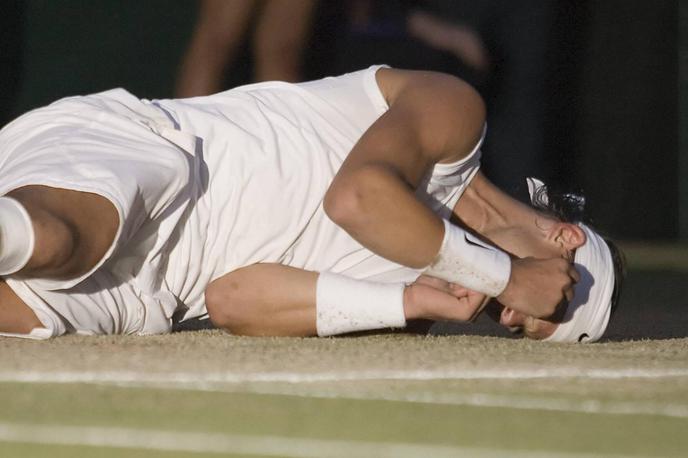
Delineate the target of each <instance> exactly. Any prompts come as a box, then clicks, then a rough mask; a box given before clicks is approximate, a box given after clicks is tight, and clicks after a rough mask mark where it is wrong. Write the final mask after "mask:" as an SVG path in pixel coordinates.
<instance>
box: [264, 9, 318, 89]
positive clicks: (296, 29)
mask: <svg viewBox="0 0 688 458" xmlns="http://www.w3.org/2000/svg"><path fill="white" fill-rule="evenodd" d="M316 4H317V0H269V1H267V2H266V3H265V5H264V7H263V9H262V11H261V13H260V16H259V18H258V23H257V24H256V30H255V34H254V40H253V52H254V62H255V80H256V81H271V80H280V81H290V82H298V81H301V80H302V79H303V77H302V60H303V54H304V49H305V47H306V45H307V43H308V39H309V37H310V34H311V33H310V32H311V25H312V24H311V22H312V19H313V12H314V10H315V6H316Z"/></svg>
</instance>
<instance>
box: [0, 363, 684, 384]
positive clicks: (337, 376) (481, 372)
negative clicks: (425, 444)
mask: <svg viewBox="0 0 688 458" xmlns="http://www.w3.org/2000/svg"><path fill="white" fill-rule="evenodd" d="M671 377H688V368H679V369H635V368H625V369H581V368H578V367H562V368H550V369H546V368H545V369H543V368H528V369H471V368H466V369H435V370H363V371H337V370H333V371H327V372H204V373H201V372H153V373H143V372H131V371H34V370H30V371H0V382H22V383H31V382H36V383H102V382H110V383H128V382H131V383H134V382H140V383H166V382H174V383H255V382H280V383H315V382H347V381H374V380H409V381H414V380H427V381H429V380H477V379H481V380H490V379H494V380H531V379H548V378H552V379H556V378H583V379H612V380H613V379H623V378H639V379H658V378H671Z"/></svg>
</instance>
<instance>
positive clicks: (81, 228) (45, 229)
mask: <svg viewBox="0 0 688 458" xmlns="http://www.w3.org/2000/svg"><path fill="white" fill-rule="evenodd" d="M8 196H9V197H12V198H14V199H16V200H17V201H19V203H21V204H22V205H23V206H24V208H25V209H26V211H27V212H28V213H29V216H30V217H31V221H32V224H33V228H34V233H35V240H36V243H35V247H34V251H33V254H32V256H31V258H30V259H29V262H28V264H27V265H26V266H25V267H24V268H23V269H22V270H21V271H19V272H18V275H19V276H22V277H25V278H51V279H64V280H67V279H71V278H77V277H78V276H79V275H81V274H84V273H86V272H88V271H89V270H90V269H92V268H93V267H94V266H95V265H96V264H97V263H98V261H100V259H102V257H103V256H104V255H105V253H106V252H107V250H108V248H109V247H110V245H111V244H112V242H113V240H114V237H115V234H116V232H117V228H118V225H119V219H118V215H117V210H116V209H115V207H114V206H113V205H112V204H111V203H110V202H109V201H108V200H107V199H105V198H104V197H101V196H99V195H96V194H92V193H87V192H78V191H71V190H66V189H59V188H52V187H47V186H25V187H23V188H19V189H16V190H14V191H12V192H10V193H8Z"/></svg>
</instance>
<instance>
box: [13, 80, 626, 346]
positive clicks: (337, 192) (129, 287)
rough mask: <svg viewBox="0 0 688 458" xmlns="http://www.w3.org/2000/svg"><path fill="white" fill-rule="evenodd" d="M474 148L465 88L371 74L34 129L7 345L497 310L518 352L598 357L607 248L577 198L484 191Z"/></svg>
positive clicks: (612, 256)
mask: <svg viewBox="0 0 688 458" xmlns="http://www.w3.org/2000/svg"><path fill="white" fill-rule="evenodd" d="M483 136H484V106H483V102H482V100H481V99H480V97H479V96H478V95H477V93H476V92H475V91H474V90H473V89H472V88H471V87H469V86H468V85H466V84H465V83H463V82H462V81H460V80H457V79H455V78H453V77H450V76H447V75H442V74H436V73H428V72H413V71H402V70H394V69H389V68H385V67H371V68H369V69H367V70H363V71H360V72H356V73H351V74H348V75H344V76H340V77H336V78H326V79H323V80H319V81H313V82H308V83H302V84H286V83H281V82H269V83H262V84H255V85H250V86H244V87H241V88H237V89H234V90H230V91H227V92H223V93H220V94H216V95H213V96H209V97H199V98H192V99H180V100H156V101H152V102H151V101H147V100H140V99H137V98H135V97H133V96H132V95H131V94H129V93H128V92H126V91H124V90H122V89H116V90H112V91H108V92H104V93H100V94H95V95H90V96H85V97H73V98H67V99H63V100H60V101H58V102H55V103H53V104H52V105H50V106H47V107H44V108H40V109H37V110H34V111H32V112H29V113H28V114H26V115H24V116H22V117H20V118H19V119H17V120H15V121H14V122H12V123H10V124H9V125H8V126H6V127H5V128H4V129H3V130H2V131H1V132H0V195H1V196H4V197H1V198H0V275H2V276H3V277H4V282H3V283H1V284H0V304H2V307H1V308H0V331H1V332H2V333H4V334H6V335H7V334H10V335H18V336H24V337H33V338H49V337H53V336H58V335H61V334H68V333H79V334H120V333H121V334H155V333H165V332H169V331H170V330H171V328H172V326H173V324H175V323H178V322H182V321H184V320H189V319H193V318H199V317H205V316H207V315H209V317H210V319H211V320H212V321H213V323H214V324H215V325H217V326H219V327H222V328H225V329H227V330H229V331H230V332H232V333H235V334H246V335H292V336H308V335H315V334H317V335H320V336H328V335H334V334H341V333H347V332H352V331H361V330H372V329H381V328H399V327H403V326H405V324H406V320H409V319H414V318H428V319H442V320H457V321H465V320H470V319H472V318H473V317H474V316H475V315H476V314H477V313H479V312H480V310H481V309H482V307H483V306H484V305H485V304H486V303H487V302H490V300H491V299H493V300H492V301H491V305H490V308H492V312H493V315H495V316H496V318H497V320H499V321H500V322H501V323H502V324H503V325H505V326H508V327H510V328H512V329H513V330H516V331H522V332H523V333H524V334H525V335H527V336H529V337H533V338H536V339H549V340H553V341H574V342H575V341H586V340H587V341H594V340H596V339H599V338H600V336H601V335H602V334H603V332H604V330H605V328H606V326H607V323H608V320H609V316H610V314H611V311H612V309H613V308H614V304H615V302H616V298H617V296H618V294H617V293H618V289H619V286H620V283H619V282H620V276H619V275H618V272H619V267H618V266H619V263H618V260H619V258H618V256H617V252H616V250H615V249H614V248H613V246H611V245H608V244H607V243H605V241H604V240H603V239H602V238H601V237H600V236H599V235H598V234H596V233H595V232H594V231H592V230H591V229H590V228H589V227H588V226H586V225H584V224H582V223H580V222H579V221H577V220H568V219H566V218H567V215H566V214H567V212H568V210H571V209H573V210H576V207H577V205H578V204H579V201H578V200H577V199H576V198H572V197H571V196H567V195H554V194H553V195H549V196H547V192H546V189H545V188H544V186H542V185H541V183H538V182H536V181H531V182H530V185H531V188H532V189H531V190H532V195H533V198H534V199H535V203H536V205H535V206H533V207H531V206H527V205H523V204H521V203H519V202H517V201H516V200H514V199H512V198H510V197H509V196H507V195H506V194H504V193H503V192H501V191H500V190H499V189H497V188H496V187H495V186H493V185H492V184H491V183H490V182H489V181H488V180H487V179H486V178H485V177H484V176H483V175H482V174H481V173H480V172H479V160H480V151H479V147H480V144H481V141H482V138H483ZM550 194H551V193H550ZM550 209H554V211H551V210H550Z"/></svg>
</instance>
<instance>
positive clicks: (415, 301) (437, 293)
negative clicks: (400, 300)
mask: <svg viewBox="0 0 688 458" xmlns="http://www.w3.org/2000/svg"><path fill="white" fill-rule="evenodd" d="M489 300H490V298H489V297H487V296H485V295H484V294H482V293H478V292H475V291H472V290H470V289H466V288H464V287H463V286H461V285H458V284H456V283H450V282H447V281H445V280H441V279H439V278H434V277H429V276H426V275H421V276H420V277H418V279H417V280H416V281H415V282H414V283H412V284H411V285H408V286H407V287H406V288H405V290H404V313H405V315H406V319H407V320H410V319H416V318H424V319H430V320H449V321H471V320H473V319H474V318H475V317H476V316H478V314H479V313H480V312H481V311H482V309H483V307H485V305H486V304H487V302H488V301H489Z"/></svg>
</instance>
